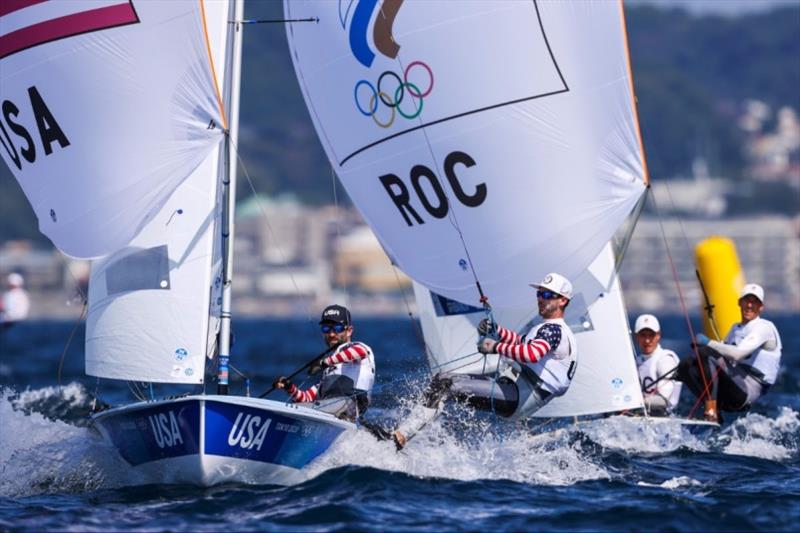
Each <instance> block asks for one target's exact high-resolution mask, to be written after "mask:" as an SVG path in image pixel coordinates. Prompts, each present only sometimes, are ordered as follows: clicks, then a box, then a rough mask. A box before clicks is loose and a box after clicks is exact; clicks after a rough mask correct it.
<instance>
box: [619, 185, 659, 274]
mask: <svg viewBox="0 0 800 533" xmlns="http://www.w3.org/2000/svg"><path fill="white" fill-rule="evenodd" d="M651 194H652V193H651V189H650V185H647V187H646V188H645V190H644V194H643V195H642V197H641V198H640V199H639V201H638V202H636V205H635V206H634V208H633V213H632V214H631V218H630V223H631V226H630V229H629V230H628V231H626V232H625V235H624V236H623V237H622V239H621V240H622V243H621V244H620V245H619V247H618V250H617V253H616V257H614V270H616V271H617V273H619V269H620V267H621V266H622V261H623V260H624V259H625V255H626V254H627V252H628V246H630V244H631V240H632V239H633V232H634V231H636V224H637V223H638V222H639V218H640V217H641V216H642V211H644V205H645V203H646V202H647V197H648V196H650V195H651Z"/></svg>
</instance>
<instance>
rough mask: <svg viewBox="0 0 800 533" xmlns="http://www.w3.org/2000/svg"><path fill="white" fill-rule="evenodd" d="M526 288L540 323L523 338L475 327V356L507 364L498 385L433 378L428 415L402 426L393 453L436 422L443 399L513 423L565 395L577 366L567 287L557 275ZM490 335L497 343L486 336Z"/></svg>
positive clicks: (470, 378) (479, 379) (489, 379)
mask: <svg viewBox="0 0 800 533" xmlns="http://www.w3.org/2000/svg"><path fill="white" fill-rule="evenodd" d="M531 287H534V288H535V289H537V291H536V298H537V303H538V307H539V315H540V316H541V317H542V318H543V319H544V321H543V322H542V323H541V324H539V325H538V326H536V327H535V328H533V329H532V330H531V332H530V333H529V334H528V335H526V336H520V335H519V334H518V333H516V332H514V331H512V330H509V329H506V328H504V327H501V326H498V325H496V324H491V323H490V321H489V320H488V319H483V320H482V321H481V322H480V324H479V325H478V333H479V334H480V335H481V337H482V338H481V340H480V341H479V342H478V351H479V352H481V353H483V354H499V355H500V356H501V357H502V358H501V361H505V362H506V363H508V364H507V365H506V367H505V368H504V370H503V372H502V373H501V374H500V376H499V377H498V378H497V379H495V378H494V377H493V376H489V375H473V374H453V373H442V374H437V375H436V376H434V377H433V380H432V381H431V384H430V386H429V387H428V390H427V391H426V394H425V409H426V410H427V413H425V414H423V416H417V417H413V418H414V420H409V421H406V423H404V424H401V426H400V428H398V430H397V431H396V432H395V435H394V436H395V441H396V442H397V444H398V447H402V445H404V444H405V442H406V440H407V438H408V436H409V435H411V434H414V433H416V431H419V429H420V428H421V427H422V426H423V425H425V424H426V423H427V422H428V421H429V420H431V419H432V418H433V417H435V416H436V415H437V414H438V412H439V410H440V409H441V408H442V404H443V402H444V401H445V400H448V399H451V400H455V401H458V402H461V403H464V404H466V405H469V406H471V407H473V408H475V409H479V410H486V411H492V412H494V413H496V414H497V415H499V416H501V417H504V418H508V419H509V420H517V419H521V418H525V417H527V416H529V415H531V414H532V413H534V412H535V411H537V410H539V409H541V408H542V407H543V406H544V405H546V404H547V403H548V402H549V401H551V400H552V399H553V398H555V397H557V396H561V395H563V394H564V393H565V392H567V389H568V388H569V385H570V382H571V380H572V377H573V376H574V375H575V370H576V368H577V364H578V347H577V343H576V342H575V336H574V335H573V333H572V331H571V330H570V328H569V327H568V326H567V323H566V322H565V321H564V310H565V309H566V307H567V305H569V301H570V299H571V298H572V283H570V282H569V280H567V279H566V278H565V277H564V276H561V275H560V274H556V273H551V274H548V275H547V276H545V278H544V280H542V281H541V282H539V283H534V284H532V285H531ZM495 328H496V329H495ZM493 330H495V332H494V333H495V335H494V336H495V337H496V340H495V339H492V338H490V337H489V336H487V335H489V334H491V333H493Z"/></svg>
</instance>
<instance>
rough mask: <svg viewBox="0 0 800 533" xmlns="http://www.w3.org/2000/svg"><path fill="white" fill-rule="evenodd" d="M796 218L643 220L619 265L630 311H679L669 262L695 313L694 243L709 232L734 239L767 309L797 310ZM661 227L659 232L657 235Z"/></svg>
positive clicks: (799, 243) (799, 251)
mask: <svg viewBox="0 0 800 533" xmlns="http://www.w3.org/2000/svg"><path fill="white" fill-rule="evenodd" d="M799 222H800V219H798V218H795V219H791V218H788V217H761V218H739V219H724V220H681V219H676V218H671V219H665V220H663V221H661V222H659V221H658V220H656V219H653V218H642V219H641V220H639V223H638V224H637V226H636V229H635V231H634V234H633V237H632V239H631V242H630V246H629V248H628V252H627V254H626V256H625V260H624V261H623V263H622V267H621V269H620V276H621V279H622V286H623V290H624V293H625V300H626V303H627V306H628V308H629V310H630V311H631V312H639V311H647V310H650V311H659V312H665V311H666V312H680V311H681V306H680V298H679V296H678V289H677V286H676V282H675V279H674V276H673V271H672V265H671V264H670V261H669V257H668V255H667V251H666V248H665V245H664V238H665V236H666V240H667V243H668V244H669V248H670V251H671V255H672V260H673V261H674V262H675V270H676V271H677V273H678V282H679V283H680V288H681V291H682V292H683V295H684V298H685V301H686V304H687V306H688V311H689V312H690V313H698V312H699V310H700V307H701V302H702V294H701V292H700V287H699V284H698V281H697V278H696V276H695V264H694V247H695V246H696V245H697V244H698V243H699V242H700V241H702V240H703V239H705V238H707V237H710V236H712V235H720V236H725V237H728V238H730V239H732V240H733V241H734V243H735V244H736V249H737V252H738V255H739V261H740V262H741V265H742V269H743V271H744V275H745V278H746V280H747V281H748V282H753V283H759V284H760V285H762V286H763V287H764V289H765V290H766V292H767V294H768V295H769V302H768V307H769V310H770V312H787V311H790V312H797V311H800V234H799V233H798V223H799ZM662 228H663V234H662Z"/></svg>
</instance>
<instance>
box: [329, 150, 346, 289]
mask: <svg viewBox="0 0 800 533" xmlns="http://www.w3.org/2000/svg"><path fill="white" fill-rule="evenodd" d="M331 189H333V210H334V212H335V213H336V217H335V220H336V242H341V241H342V224H341V216H340V212H339V195H338V194H337V191H338V188H337V187H336V171H335V170H334V169H333V165H331ZM343 279H344V282H343V283H342V289H343V290H344V293H345V295H347V296H349V293H348V289H347V276H343Z"/></svg>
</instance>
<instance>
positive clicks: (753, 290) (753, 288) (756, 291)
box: [739, 283, 764, 304]
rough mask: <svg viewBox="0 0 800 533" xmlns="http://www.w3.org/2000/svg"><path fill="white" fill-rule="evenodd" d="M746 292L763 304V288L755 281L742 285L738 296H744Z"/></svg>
mask: <svg viewBox="0 0 800 533" xmlns="http://www.w3.org/2000/svg"><path fill="white" fill-rule="evenodd" d="M748 294H752V295H753V296H755V297H756V298H758V299H759V301H760V302H761V303H762V304H763V303H764V289H763V288H762V287H761V285H757V284H755V283H748V284H747V285H745V286H744V287H742V292H740V293H739V298H744V297H745V296H747V295H748Z"/></svg>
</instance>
